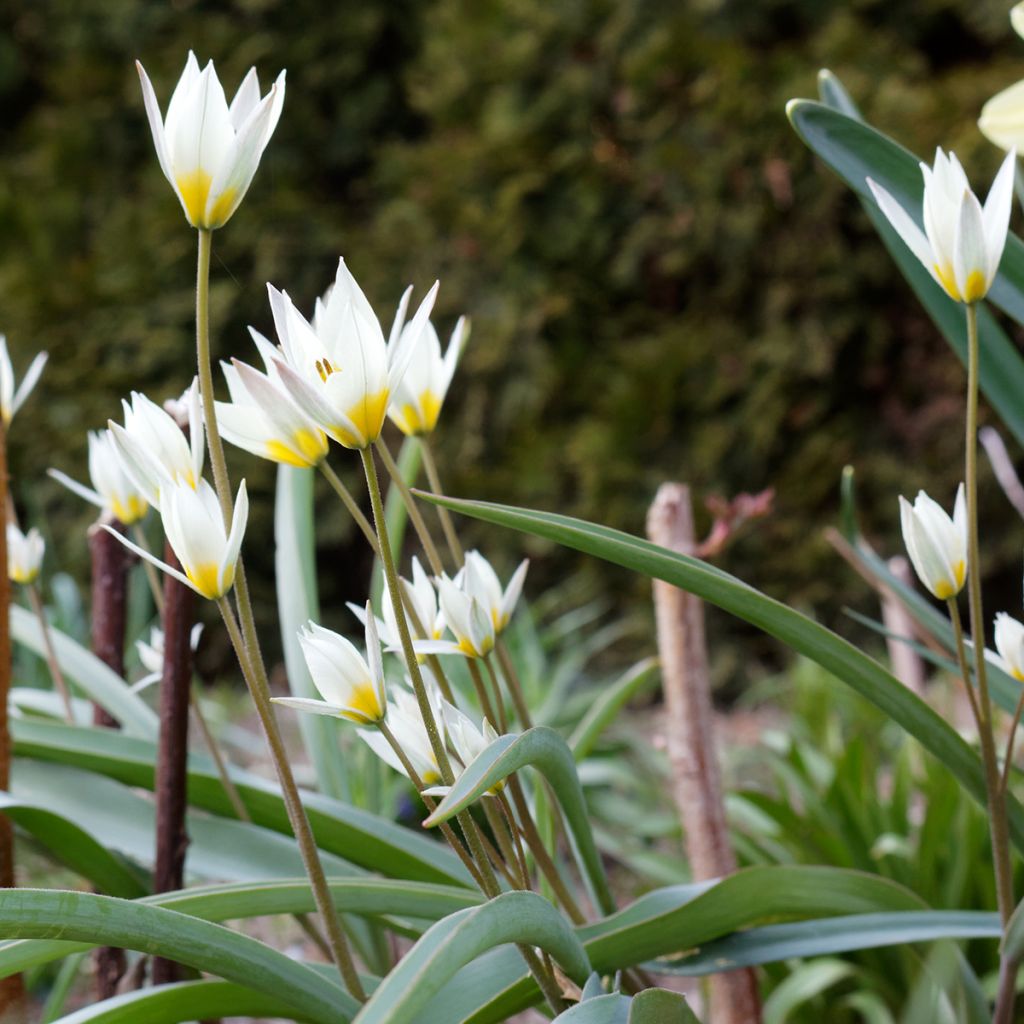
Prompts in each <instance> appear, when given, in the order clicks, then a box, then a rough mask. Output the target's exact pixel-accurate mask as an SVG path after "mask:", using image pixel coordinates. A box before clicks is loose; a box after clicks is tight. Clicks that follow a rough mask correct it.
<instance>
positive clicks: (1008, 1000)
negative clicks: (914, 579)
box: [964, 302, 1016, 1024]
mask: <svg viewBox="0 0 1024 1024" xmlns="http://www.w3.org/2000/svg"><path fill="white" fill-rule="evenodd" d="M978 361H979V343H978V308H977V304H976V303H973V302H970V303H967V425H966V438H965V447H966V453H965V477H966V480H965V483H966V486H967V566H968V574H967V593H968V599H969V603H970V610H971V638H972V640H973V642H974V672H975V678H976V679H977V683H978V704H979V709H980V713H981V716H982V719H983V721H982V724H981V728H980V729H979V741H980V744H981V759H982V764H983V766H984V769H985V786H986V789H987V792H988V805H989V808H988V809H989V834H990V836H991V840H992V859H993V861H994V864H995V879H996V900H997V902H998V904H999V917H1000V920H1001V921H1002V923H1003V930H1004V932H1005V930H1006V927H1007V925H1008V923H1009V920H1010V917H1011V915H1012V914H1013V909H1014V905H1013V866H1012V863H1011V858H1010V841H1009V827H1008V825H1007V820H1006V794H1005V792H1004V791H1003V789H1002V786H1001V782H1000V773H999V764H998V760H997V758H996V749H995V735H994V729H993V722H992V702H991V699H990V697H989V692H988V674H987V671H986V668H987V667H986V664H985V620H984V617H983V613H982V604H981V557H980V553H979V544H978ZM964 681H965V682H966V684H967V685H968V686H970V679H965V680H964ZM1003 966H1004V967H1005V966H1006V965H1005V964H1004V965H1003ZM1013 973H1014V974H1015V973H1016V972H1015V971H1014V972H1013ZM1013 1003H1014V986H1013V985H1012V984H1011V985H1009V986H1008V987H1007V986H1000V992H999V996H998V998H997V1002H996V1009H995V1016H994V1018H993V1020H994V1024H1003V1022H1009V1021H1010V1020H1011V1018H1012V1016H1013Z"/></svg>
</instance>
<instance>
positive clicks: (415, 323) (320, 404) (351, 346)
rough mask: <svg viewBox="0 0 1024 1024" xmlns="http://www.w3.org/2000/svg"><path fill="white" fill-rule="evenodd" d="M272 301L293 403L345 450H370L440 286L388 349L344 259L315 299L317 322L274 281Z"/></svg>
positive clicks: (284, 379) (283, 369)
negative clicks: (322, 294)
mask: <svg viewBox="0 0 1024 1024" xmlns="http://www.w3.org/2000/svg"><path fill="white" fill-rule="evenodd" d="M267 287H268V289H269V293H270V307H271V310H272V312H273V315H274V325H275V327H276V329H277V336H278V340H279V341H280V343H281V353H282V357H283V358H282V360H281V361H278V363H277V370H278V373H279V375H280V379H281V382H282V383H283V384H284V386H285V387H286V388H287V389H288V391H289V392H290V393H291V395H292V397H293V398H294V399H295V402H296V404H297V405H298V406H299V408H301V409H302V410H303V411H304V412H305V413H306V414H307V415H308V416H310V417H311V418H312V419H313V420H314V421H315V422H316V423H317V424H318V425H319V426H320V428H321V429H322V430H324V431H325V432H326V433H327V434H328V435H329V436H330V437H332V438H334V440H335V441H337V442H338V443H339V444H342V445H344V446H345V447H346V448H360V449H362V448H367V447H369V446H370V445H371V444H373V442H374V441H376V440H377V438H378V437H379V436H380V432H381V430H382V429H383V426H384V417H385V414H386V412H387V408H388V403H389V402H390V401H391V398H392V395H393V394H394V392H395V389H396V388H397V387H398V385H399V384H400V383H401V380H402V376H403V375H404V373H405V371H406V367H407V366H408V364H409V360H410V358H411V357H412V353H413V349H414V348H415V346H416V344H417V343H418V342H419V340H420V337H421V335H422V333H423V329H424V326H425V324H426V322H427V319H428V317H429V316H430V310H431V309H432V308H433V305H434V298H435V296H436V295H437V288H438V286H437V284H436V283H435V284H434V286H433V288H431V289H430V291H429V292H428V293H427V296H426V298H425V299H424V300H423V302H421V303H420V307H419V309H418V310H417V311H416V315H415V316H414V317H413V319H412V322H411V323H410V324H409V330H408V334H406V332H405V331H403V332H402V340H401V343H400V344H398V345H396V346H395V347H394V348H393V349H389V347H388V345H387V342H385V340H384V332H383V331H382V330H381V326H380V321H379V320H378V319H377V316H376V314H375V313H374V312H373V309H372V307H371V306H370V303H369V302H368V301H367V299H366V296H365V295H364V294H363V292H362V290H361V289H360V287H359V285H358V284H356V281H355V278H353V277H352V275H351V274H350V273H349V270H348V267H346V266H345V261H344V260H340V261H339V262H338V273H337V276H336V278H335V281H334V286H333V287H332V288H331V289H330V291H329V293H328V294H327V296H326V298H325V299H323V300H320V299H318V300H317V303H316V312H315V314H314V317H313V322H312V323H310V322H309V321H307V320H306V318H305V317H304V316H302V314H301V313H299V311H298V310H297V309H296V308H295V306H294V305H293V304H292V301H291V299H290V298H289V297H288V295H287V294H286V293H285V292H280V291H278V290H277V289H276V288H274V287H273V286H272V285H268V286H267Z"/></svg>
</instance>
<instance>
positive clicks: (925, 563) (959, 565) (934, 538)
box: [900, 484, 967, 601]
mask: <svg viewBox="0 0 1024 1024" xmlns="http://www.w3.org/2000/svg"><path fill="white" fill-rule="evenodd" d="M900 523H901V526H902V528H903V541H904V543H905V544H906V546H907V553H908V554H909V555H910V561H911V562H912V563H913V565H914V569H915V571H916V572H917V575H918V576H919V577H920V580H921V582H922V583H923V584H924V585H925V586H926V587H927V588H928V590H930V591H931V593H932V594H934V595H935V596H936V597H937V598H939V599H940V600H942V601H947V600H949V599H950V598H951V597H955V596H956V595H957V594H959V593H960V590H961V589H962V588H963V585H964V582H965V581H966V579H967V501H966V499H965V497H964V485H963V484H961V485H960V487H959V488H958V490H957V492H956V503H955V504H954V506H953V518H952V519H950V517H949V516H948V515H947V514H946V512H945V511H944V510H943V508H942V506H941V505H939V504H938V502H936V501H933V500H932V499H931V498H929V497H928V495H927V494H925V493H924V491H920V492H919V493H918V495H917V498H916V499H915V501H914V504H913V505H911V504H910V502H909V501H907V499H906V498H904V497H903V496H902V495H901V496H900Z"/></svg>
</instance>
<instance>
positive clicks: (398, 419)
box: [388, 292, 466, 437]
mask: <svg viewBox="0 0 1024 1024" xmlns="http://www.w3.org/2000/svg"><path fill="white" fill-rule="evenodd" d="M408 294H409V293H408V292H406V294H405V295H404V296H403V297H402V303H401V304H400V305H399V308H398V315H397V316H396V317H395V325H394V327H393V328H392V329H391V337H390V338H389V340H388V349H389V350H390V349H397V348H398V347H399V346H401V345H403V344H407V343H408V339H407V338H406V333H407V332H408V331H410V330H411V329H412V326H413V325H412V324H405V325H403V324H402V320H403V319H404V316H405V306H406V303H407V301H408ZM465 331H466V318H465V317H459V321H458V323H457V324H456V325H455V330H454V331H452V336H451V340H450V341H449V342H448V349H447V351H446V352H445V353H444V355H442V354H441V341H440V339H439V338H438V336H437V331H436V330H434V325H433V324H432V323H431V322H430V321H429V320H428V321H427V323H426V325H425V326H424V328H423V337H422V338H421V339H420V340H419V342H418V343H417V344H413V345H412V346H411V352H412V357H411V359H410V361H409V367H408V369H407V370H406V371H405V376H404V377H403V378H402V380H401V383H400V384H399V385H398V387H396V388H395V393H394V396H393V397H392V399H391V404H390V405H389V406H388V417H389V419H390V420H391V422H392V423H394V425H395V426H396V427H398V429H399V430H400V431H401V432H402V433H403V434H406V435H408V436H410V437H415V436H416V435H419V434H429V433H430V432H431V431H432V430H433V429H434V428H435V427H436V426H437V420H438V417H439V416H440V415H441V406H442V405H444V400H445V397H446V396H447V394H448V388H449V386H450V385H451V382H452V377H453V376H454V375H455V368H456V366H457V365H458V362H459V356H460V355H461V354H462V348H463V337H464V335H465Z"/></svg>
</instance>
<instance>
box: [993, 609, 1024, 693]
mask: <svg viewBox="0 0 1024 1024" xmlns="http://www.w3.org/2000/svg"><path fill="white" fill-rule="evenodd" d="M995 640H996V651H997V652H998V654H999V664H1000V665H1001V667H1002V668H1004V669H1005V670H1006V671H1007V672H1008V673H1009V674H1010V675H1011V676H1013V678H1014V679H1016V680H1018V681H1019V682H1022V683H1024V625H1022V624H1021V623H1020V622H1018V621H1017V620H1016V619H1015V618H1013V617H1012V616H1010V615H1007V614H1006V612H999V613H998V614H997V615H996V628H995Z"/></svg>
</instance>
